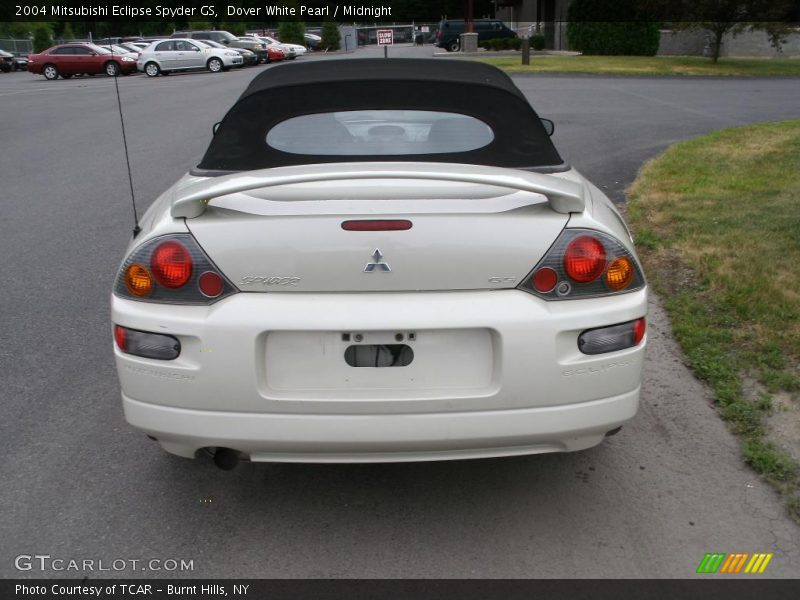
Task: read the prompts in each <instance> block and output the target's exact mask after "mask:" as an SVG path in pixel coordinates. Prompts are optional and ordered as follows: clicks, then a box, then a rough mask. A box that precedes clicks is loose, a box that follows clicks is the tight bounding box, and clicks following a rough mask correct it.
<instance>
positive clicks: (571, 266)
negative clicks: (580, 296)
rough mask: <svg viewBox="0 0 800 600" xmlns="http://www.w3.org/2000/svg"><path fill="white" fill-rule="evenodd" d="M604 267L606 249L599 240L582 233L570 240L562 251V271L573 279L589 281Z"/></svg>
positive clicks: (599, 273) (597, 275)
mask: <svg viewBox="0 0 800 600" xmlns="http://www.w3.org/2000/svg"><path fill="white" fill-rule="evenodd" d="M605 268H606V249H605V248H604V247H603V244H602V243H601V242H600V240H598V239H596V238H593V237H591V236H589V235H582V236H580V237H577V238H575V239H574V240H572V242H571V243H570V245H569V246H567V251H566V252H565V253H564V271H566V273H567V275H568V276H569V278H570V279H572V280H573V281H577V282H578V283H589V282H590V281H594V280H595V279H597V278H598V277H600V275H601V274H602V273H603V269H605Z"/></svg>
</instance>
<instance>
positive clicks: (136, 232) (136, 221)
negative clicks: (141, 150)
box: [109, 40, 142, 237]
mask: <svg viewBox="0 0 800 600" xmlns="http://www.w3.org/2000/svg"><path fill="white" fill-rule="evenodd" d="M110 41H111V40H109V42H110ZM109 50H111V57H112V58H113V57H114V44H109ZM116 64H117V63H116V62H115V63H114V65H116ZM119 76H120V67H119V66H117V67H116V74H115V75H114V89H115V90H116V91H117V108H118V109H119V124H120V126H121V127H122V146H123V148H125V164H126V165H127V167H128V185H129V186H130V189H131V205H132V206H133V237H136V236H137V235H139V232H140V231H141V230H142V228H141V227H139V215H138V214H137V213H136V197H135V196H134V194H133V174H132V173H131V159H130V155H129V153H128V137H127V136H126V135H125V119H124V118H123V116H122V100H121V99H120V97H119Z"/></svg>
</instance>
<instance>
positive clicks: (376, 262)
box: [364, 248, 392, 273]
mask: <svg viewBox="0 0 800 600" xmlns="http://www.w3.org/2000/svg"><path fill="white" fill-rule="evenodd" d="M382 260H383V254H381V251H380V250H378V249H377V248H375V252H373V253H372V262H368V263H367V266H366V267H364V273H372V272H373V271H375V270H378V271H383V272H384V273H388V272H390V271H391V270H392V269H390V268H389V265H387V264H386V263H385V262H381V261H382Z"/></svg>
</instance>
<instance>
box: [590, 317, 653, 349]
mask: <svg viewBox="0 0 800 600" xmlns="http://www.w3.org/2000/svg"><path fill="white" fill-rule="evenodd" d="M645 327H646V325H645V319H644V317H642V318H641V319H636V320H635V321H628V322H627V323H620V324H618V325H610V326H608V327H598V328H597V329H589V330H587V331H584V332H583V333H581V334H580V335H579V336H578V349H579V350H580V351H581V352H583V353H584V354H605V353H606V352H615V351H617V350H624V349H625V348H633V347H634V346H638V345H639V344H640V343H641V341H642V339H644V332H645Z"/></svg>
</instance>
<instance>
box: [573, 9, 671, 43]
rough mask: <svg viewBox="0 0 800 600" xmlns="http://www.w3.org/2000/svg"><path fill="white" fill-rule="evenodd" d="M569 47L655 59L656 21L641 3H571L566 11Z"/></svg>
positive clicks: (656, 41)
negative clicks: (652, 57)
mask: <svg viewBox="0 0 800 600" xmlns="http://www.w3.org/2000/svg"><path fill="white" fill-rule="evenodd" d="M567 21H568V22H567V39H568V40H569V45H570V48H572V49H574V50H579V51H580V52H583V53H584V54H594V55H627V56H653V55H654V54H655V53H656V52H658V44H659V41H660V33H659V26H658V22H657V19H650V18H648V15H647V12H646V11H645V10H644V9H643V3H642V1H641V0H572V3H571V4H570V5H569V9H568V11H567Z"/></svg>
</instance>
